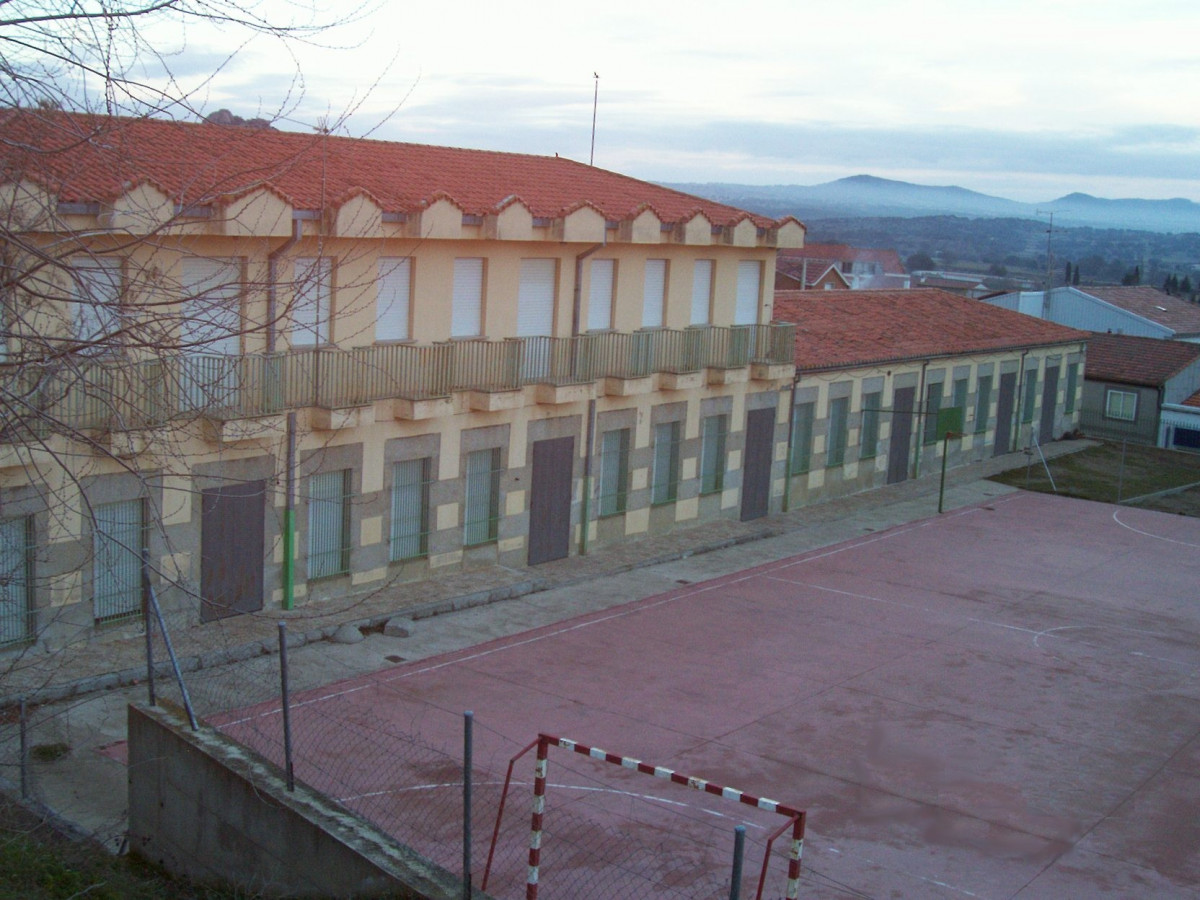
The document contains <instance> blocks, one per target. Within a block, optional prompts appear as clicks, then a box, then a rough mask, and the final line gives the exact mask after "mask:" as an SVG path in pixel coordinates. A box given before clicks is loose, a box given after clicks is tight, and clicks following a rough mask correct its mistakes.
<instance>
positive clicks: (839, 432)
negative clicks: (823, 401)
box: [825, 397, 850, 466]
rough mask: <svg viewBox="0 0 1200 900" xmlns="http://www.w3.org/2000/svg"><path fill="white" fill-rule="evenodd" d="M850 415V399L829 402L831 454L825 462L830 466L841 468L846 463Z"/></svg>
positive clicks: (841, 398) (837, 399) (843, 398)
mask: <svg viewBox="0 0 1200 900" xmlns="http://www.w3.org/2000/svg"><path fill="white" fill-rule="evenodd" d="M849 414H850V398H849V397H838V398H836V399H833V400H830V401H829V453H828V455H827V456H826V462H825V464H826V465H828V466H840V465H841V464H842V463H844V462H845V461H846V434H847V431H848V430H849V429H848V425H849Z"/></svg>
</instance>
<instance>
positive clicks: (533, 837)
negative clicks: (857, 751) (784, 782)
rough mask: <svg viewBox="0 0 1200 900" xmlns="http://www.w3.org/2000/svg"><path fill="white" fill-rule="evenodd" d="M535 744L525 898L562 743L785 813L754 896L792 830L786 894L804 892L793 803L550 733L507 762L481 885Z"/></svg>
mask: <svg viewBox="0 0 1200 900" xmlns="http://www.w3.org/2000/svg"><path fill="white" fill-rule="evenodd" d="M535 747H536V748H537V762H536V764H535V766H534V780H533V820H532V823H531V825H530V835H529V870H528V877H527V879H526V882H525V897H526V900H537V895H538V875H539V872H540V868H541V849H542V823H543V817H544V815H545V812H546V773H547V768H548V764H549V756H550V748H551V747H561V748H562V749H564V750H570V751H573V752H574V753H578V754H581V755H583V756H586V757H588V758H589V759H595V760H599V761H601V762H606V763H609V764H611V765H615V766H619V767H621V768H623V769H629V770H632V771H635V772H640V773H642V774H644V775H651V776H653V777H655V778H661V779H663V780H666V781H670V782H671V783H673V784H678V785H682V786H683V787H687V788H691V789H692V790H696V791H701V792H703V793H706V794H712V795H714V796H718V797H722V798H724V799H726V800H732V801H735V802H737V803H742V804H745V805H747V806H753V807H755V808H756V809H761V810H764V811H765V812H769V813H777V814H779V815H781V816H784V817H785V819H786V821H785V822H784V823H783V825H782V826H781V827H780V828H779V829H777V830H776V831H775V832H774V833H773V834H772V835H771V836H770V838H769V839H768V841H767V844H766V850H765V851H764V853H763V863H762V871H761V873H760V875H759V880H758V892H757V893H756V894H755V898H756V900H761V898H762V894H763V886H764V884H765V883H766V877H767V864H768V862H769V861H770V856H771V848H772V846H773V845H774V842H775V839H776V838H778V837H779V836H780V835H782V834H783V833H784V832H786V831H788V830H789V828H790V829H791V832H792V837H791V849H790V852H789V853H788V881H787V894H786V896H787V898H788V900H795V898H796V897H798V896H799V892H800V860H801V856H802V855H803V851H804V824H805V819H806V818H807V814H806V813H805V811H804V810H800V809H795V808H793V807H791V806H785V805H784V804H782V803H778V802H776V801H774V800H769V799H767V798H766V797H756V796H754V795H753V794H747V793H746V792H745V791H739V790H737V789H735V788H730V787H724V786H722V785H719V784H716V783H714V782H712V781H709V780H707V779H705V778H696V777H695V776H692V775H684V774H682V773H680V772H676V771H675V770H674V769H668V768H665V767H663V766H654V765H651V764H649V763H645V762H642V761H641V760H640V759H635V758H633V757H632V756H619V755H618V754H616V753H609V752H608V751H606V750H601V749H600V748H599V747H590V746H588V745H586V744H581V743H579V742H578V741H573V740H570V739H568V738H560V737H555V736H553V735H549V734H539V735H538V738H537V740H536V741H533V742H532V743H530V744H529V745H528V746H526V747H525V748H524V749H523V750H521V751H520V752H519V753H518V754H517V755H516V756H514V757H513V758H512V759H511V760H509V763H508V774H507V775H506V776H505V779H504V791H503V793H502V794H501V797H500V808H499V810H498V811H497V813H496V827H495V829H494V830H493V832H492V845H491V849H490V850H489V851H488V861H487V866H486V867H485V869H484V873H483V883H482V885H481V886H482V888H483V889H484V890H487V880H488V875H489V874H490V871H491V867H492V858H493V856H494V854H495V851H496V841H497V838H498V837H499V834H500V821H501V819H502V818H503V816H504V805H505V801H506V800H507V798H508V790H509V785H510V784H511V782H512V773H513V766H514V765H515V764H516V762H517V760H519V759H521V757H523V756H525V754H527V753H528V752H529V751H530V750H532V749H534V748H535Z"/></svg>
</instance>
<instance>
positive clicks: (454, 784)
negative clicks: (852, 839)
mask: <svg viewBox="0 0 1200 900" xmlns="http://www.w3.org/2000/svg"><path fill="white" fill-rule="evenodd" d="M510 784H511V785H512V787H533V782H530V781H513V782H510ZM471 785H472V787H503V786H504V782H503V781H472V782H471ZM462 786H463V784H462V782H461V781H446V782H441V783H437V782H434V783H431V784H414V785H410V786H407V787H398V788H391V789H388V790H386V791H371V792H370V793H367V794H352V795H350V796H347V797H338V798H337V801H338V802H339V803H349V802H352V801H354V800H369V799H373V798H375V797H387V796H389V795H393V794H405V793H408V792H410V791H437V790H443V789H446V788H453V789H454V790H462ZM547 786H548V787H551V788H555V789H558V790H564V791H582V792H584V793H593V794H614V795H616V796H618V797H629V798H631V799H633V800H645V801H647V802H650V803H661V804H663V805H664V806H678V807H680V808H681V809H692V810H698V811H699V812H702V813H705V814H707V815H710V816H713V817H714V818H718V819H729V820H730V821H733V820H735V819H736V820H737V821H738V822H741V824H744V825H746V826H747V827H748V828H755V829H758V830H759V831H765V830H766V826H765V825H761V824H759V823H757V822H744V821H743V820H742V818H741V817H740V816H731V815H728V814H727V813H723V812H721V811H720V810H717V809H709V808H708V807H706V806H697V805H696V804H694V803H685V802H683V801H682V800H668V799H667V798H666V797H658V796H655V795H654V794H639V793H637V792H635V791H622V790H618V789H617V788H607V787H585V786H584V785H581V784H559V783H547Z"/></svg>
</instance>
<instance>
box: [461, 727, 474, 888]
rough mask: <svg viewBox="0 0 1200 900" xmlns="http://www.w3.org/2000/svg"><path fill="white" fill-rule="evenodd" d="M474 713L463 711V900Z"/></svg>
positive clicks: (467, 872)
mask: <svg viewBox="0 0 1200 900" xmlns="http://www.w3.org/2000/svg"><path fill="white" fill-rule="evenodd" d="M474 724H475V713H473V712H471V710H467V711H466V712H465V713H463V900H471V880H472V876H471V757H472V752H473V745H474V740H475V739H474V733H473V726H474Z"/></svg>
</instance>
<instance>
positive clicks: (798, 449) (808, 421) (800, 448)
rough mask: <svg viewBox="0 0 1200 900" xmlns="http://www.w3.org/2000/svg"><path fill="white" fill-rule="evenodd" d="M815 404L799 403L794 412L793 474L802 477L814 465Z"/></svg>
mask: <svg viewBox="0 0 1200 900" xmlns="http://www.w3.org/2000/svg"><path fill="white" fill-rule="evenodd" d="M814 413H815V404H813V403H797V404H796V408H795V409H794V410H792V461H791V463H792V474H793V475H802V474H804V473H805V472H807V471H808V470H809V467H810V466H811V465H812V445H813V418H814Z"/></svg>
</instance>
